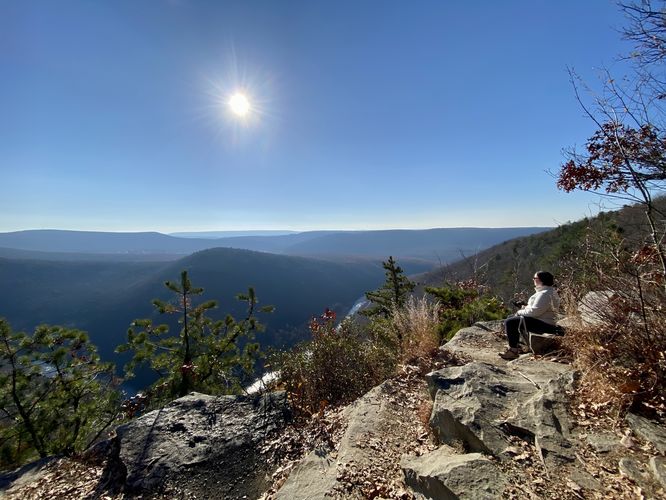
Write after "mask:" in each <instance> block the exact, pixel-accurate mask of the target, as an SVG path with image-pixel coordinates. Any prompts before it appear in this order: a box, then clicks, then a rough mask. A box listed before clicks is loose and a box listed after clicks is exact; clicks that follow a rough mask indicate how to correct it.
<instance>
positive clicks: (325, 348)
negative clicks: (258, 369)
mask: <svg viewBox="0 0 666 500" xmlns="http://www.w3.org/2000/svg"><path fill="white" fill-rule="evenodd" d="M334 324H335V315H334V314H333V313H332V312H331V311H328V310H327V311H326V312H325V313H324V314H323V315H322V316H321V317H320V318H313V320H312V321H311V323H310V331H311V332H312V340H310V341H308V342H304V343H302V344H300V345H299V346H296V347H295V348H294V349H292V350H291V351H289V352H283V353H280V354H278V355H277V356H276V357H275V358H274V359H273V361H272V364H273V366H275V367H276V368H277V369H278V370H279V371H280V378H281V380H282V382H283V383H284V385H285V388H286V390H287V393H288V394H289V396H290V399H291V402H292V406H293V408H294V410H295V411H296V412H297V413H299V414H301V415H312V414H315V413H318V412H322V410H323V409H324V408H325V407H326V406H328V405H337V404H344V403H348V402H350V401H353V400H354V399H356V398H357V397H359V396H361V395H363V394H364V393H365V392H367V391H368V390H370V389H371V388H372V387H374V386H375V385H377V384H379V383H381V382H382V381H384V380H385V379H386V378H388V377H389V376H391V375H393V373H394V372H395V358H394V357H393V356H392V354H391V352H390V351H389V350H387V349H385V348H384V347H383V346H382V345H380V344H379V343H377V342H373V341H371V340H368V339H367V338H366V335H365V334H364V332H362V331H360V330H359V329H358V328H357V327H356V326H355V325H354V324H353V323H351V322H348V321H343V322H342V323H341V324H340V325H339V326H338V327H337V328H336V327H335V326H334Z"/></svg>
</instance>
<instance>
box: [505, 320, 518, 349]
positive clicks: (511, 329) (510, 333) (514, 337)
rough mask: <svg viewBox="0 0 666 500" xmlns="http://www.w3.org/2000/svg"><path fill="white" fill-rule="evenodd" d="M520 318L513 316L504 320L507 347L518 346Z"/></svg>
mask: <svg viewBox="0 0 666 500" xmlns="http://www.w3.org/2000/svg"><path fill="white" fill-rule="evenodd" d="M519 329H520V318H519V317H518V316H513V317H511V318H507V319H506V320H505V321H504V330H505V331H506V339H507V341H508V342H509V347H514V348H517V347H518V341H519V340H520V331H519Z"/></svg>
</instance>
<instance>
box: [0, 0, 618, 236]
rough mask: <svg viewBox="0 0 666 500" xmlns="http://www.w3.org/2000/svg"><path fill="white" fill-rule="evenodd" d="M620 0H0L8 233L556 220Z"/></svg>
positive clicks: (581, 209) (566, 206) (570, 201)
mask: <svg viewBox="0 0 666 500" xmlns="http://www.w3.org/2000/svg"><path fill="white" fill-rule="evenodd" d="M622 24H623V17H622V14H621V12H620V11H619V9H618V8H617V7H616V5H615V3H614V2H612V1H607V0H594V1H590V2H578V1H574V0H564V1H561V2H547V1H545V0H543V1H527V0H517V1H515V2H510V3H509V2H475V3H471V2H465V3H459V4H455V3H451V2H437V1H434V0H432V1H424V2H419V3H418V4H414V5H407V4H405V3H401V2H382V1H379V0H375V1H368V2H362V3H360V4H359V3H356V2H349V1H342V2H335V3H328V4H327V3H323V2H307V1H305V0H299V1H292V2H288V3H287V2H282V3H278V2H271V1H268V0H266V1H256V2H251V3H250V2H240V1H221V2H195V1H190V0H154V1H150V2H134V1H130V0H119V1H113V2H111V1H99V2H86V1H83V0H73V1H70V2H22V1H19V0H9V1H7V2H3V3H2V4H1V5H0V44H2V46H3V50H2V51H0V70H1V71H2V75H3V78H0V109H2V110H3V112H2V118H1V119H0V174H1V179H2V183H1V185H2V187H3V189H2V196H1V197H0V232H6V231H15V230H24V229H46V228H49V229H70V230H95V231H158V232H162V233H172V232H178V231H190V232H191V231H249V230H291V231H304V230H314V229H334V230H359V229H368V230H370V229H396V228H404V229H410V228H435V227H516V226H523V227H525V226H544V227H546V226H555V225H558V224H561V223H565V222H567V221H569V220H578V219H580V218H582V217H585V216H588V215H593V214H594V213H596V212H597V211H598V210H599V206H598V199H597V198H596V197H594V196H591V195H586V194H581V193H578V194H565V193H562V192H559V191H557V189H556V187H555V179H554V178H553V177H552V176H551V175H549V173H548V171H551V172H554V171H557V169H558V168H559V165H560V164H561V162H562V154H561V151H562V149H563V148H567V147H570V146H574V145H578V146H580V145H582V144H583V143H584V142H585V140H586V139H587V137H588V136H589V135H590V133H591V132H592V131H593V129H594V125H593V123H591V122H590V121H589V120H588V119H586V118H585V117H584V116H583V112H582V110H581V109H580V107H579V105H578V103H577V102H576V100H575V97H574V94H573V90H572V87H571V84H570V82H569V76H568V74H567V67H571V68H573V69H575V70H576V72H577V73H578V74H580V76H581V77H582V78H583V79H584V80H585V81H586V83H588V84H590V85H591V86H593V87H594V85H595V84H597V82H598V76H599V70H600V69H601V68H602V67H603V66H608V67H609V68H611V69H612V70H613V71H615V72H617V73H619V74H621V73H622V63H621V62H618V60H617V57H618V56H619V55H620V54H622V53H626V52H627V51H628V49H629V46H628V44H627V43H625V42H622V40H621V37H620V35H619V33H618V31H617V28H618V27H620V26H621V25H622Z"/></svg>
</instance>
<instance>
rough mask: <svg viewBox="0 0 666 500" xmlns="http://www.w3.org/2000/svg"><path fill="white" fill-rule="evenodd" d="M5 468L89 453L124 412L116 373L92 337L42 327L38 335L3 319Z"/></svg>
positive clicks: (0, 395)
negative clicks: (59, 455) (38, 459)
mask: <svg viewBox="0 0 666 500" xmlns="http://www.w3.org/2000/svg"><path fill="white" fill-rule="evenodd" d="M0 366H2V367H3V368H2V371H1V373H0V446H1V451H2V457H1V458H0V463H1V464H2V465H9V464H15V463H20V462H21V461H23V460H24V459H27V458H29V457H30V456H31V455H32V454H34V453H35V452H37V454H39V456H40V457H46V456H48V455H49V454H52V453H64V454H66V455H70V454H72V453H74V452H76V451H80V450H83V449H85V448H87V447H88V446H89V445H90V444H91V443H92V442H94V441H95V440H96V439H97V437H98V436H99V435H100V434H101V433H102V432H103V431H104V429H106V428H107V427H108V426H109V425H111V424H112V423H113V421H115V420H116V417H117V416H118V414H119V411H120V394H119V392H118V391H117V390H116V387H115V386H116V381H115V378H114V376H113V371H114V367H113V365H112V364H110V363H102V362H101V361H100V359H99V355H98V354H97V349H96V347H95V346H94V345H93V344H91V343H90V341H89V340H88V335H87V334H86V333H85V332H82V331H79V330H73V329H68V328H64V327H61V326H49V325H41V326H39V327H37V329H36V330H35V332H34V333H33V334H32V335H29V334H27V333H25V332H14V331H12V329H11V327H10V325H9V323H7V321H5V320H3V319H0Z"/></svg>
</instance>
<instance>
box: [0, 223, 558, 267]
mask: <svg viewBox="0 0 666 500" xmlns="http://www.w3.org/2000/svg"><path fill="white" fill-rule="evenodd" d="M547 229H549V228H544V227H514V228H437V229H394V230H378V231H307V232H302V233H293V234H282V235H262V236H235V237H225V238H184V237H178V236H170V235H166V234H162V233H157V232H139V233H109V232H98V231H61V230H53V229H49V230H27V231H16V232H9V233H0V248H2V249H4V250H3V252H4V253H0V254H4V255H8V256H12V255H11V252H9V250H10V249H13V250H22V251H30V252H52V253H60V254H67V253H78V254H99V255H102V254H106V255H105V259H110V258H112V256H113V255H124V256H126V257H130V256H138V257H141V258H139V259H137V260H147V256H149V255H154V256H156V259H155V260H168V257H167V256H169V255H170V256H172V258H174V259H175V258H178V257H179V256H184V255H188V254H191V253H194V252H198V251H201V250H206V249H210V248H220V247H223V248H238V249H244V250H254V251H260V252H269V253H276V254H285V255H301V256H314V257H326V258H336V257H365V258H368V257H370V258H375V259H377V258H379V259H385V258H386V257H388V256H389V255H393V256H394V257H396V258H398V259H404V258H410V259H420V260H425V261H428V262H431V263H433V264H435V263H442V262H444V263H446V262H452V261H454V260H457V259H459V258H460V257H461V255H468V254H470V253H476V252H478V251H480V250H482V249H484V248H487V247H489V246H491V245H494V244H497V243H500V242H502V241H506V240H510V239H513V238H517V237H520V236H527V235H530V234H534V233H538V232H543V231H546V230H547ZM32 258H43V259H48V256H46V255H41V256H40V255H39V254H34V255H33V256H32ZM53 260H70V259H64V258H63V256H62V255H61V256H60V257H59V258H58V257H57V256H54V257H53Z"/></svg>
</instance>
